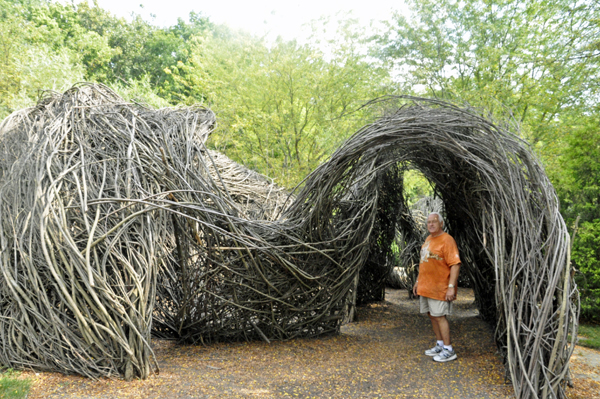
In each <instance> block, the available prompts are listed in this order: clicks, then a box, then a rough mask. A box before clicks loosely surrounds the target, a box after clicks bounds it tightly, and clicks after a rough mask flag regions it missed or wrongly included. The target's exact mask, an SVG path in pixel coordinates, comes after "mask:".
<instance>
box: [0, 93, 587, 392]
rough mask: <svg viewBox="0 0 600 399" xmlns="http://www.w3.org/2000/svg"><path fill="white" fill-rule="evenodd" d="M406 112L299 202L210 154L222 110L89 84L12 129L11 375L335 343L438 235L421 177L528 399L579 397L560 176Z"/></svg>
mask: <svg viewBox="0 0 600 399" xmlns="http://www.w3.org/2000/svg"><path fill="white" fill-rule="evenodd" d="M397 100H400V101H402V102H405V103H407V104H408V105H406V106H402V107H400V108H398V107H395V108H394V111H393V112H390V113H389V114H387V115H386V116H384V117H382V118H381V119H380V120H378V121H376V122H375V123H372V124H369V125H367V126H365V127H364V128H363V129H361V130H360V131H359V132H357V133H356V134H355V135H354V136H353V137H352V138H350V139H349V140H348V141H347V142H346V143H345V144H344V145H343V146H341V147H340V149H338V150H337V151H336V152H335V153H334V154H333V155H332V157H331V158H330V159H329V160H328V161H327V162H326V163H324V164H323V165H321V166H320V167H319V168H317V169H316V170H315V171H314V172H313V173H311V175H309V176H308V177H307V179H306V180H305V183H304V185H303V187H302V188H301V189H299V192H298V194H297V196H296V197H295V198H293V197H290V198H289V200H287V202H286V198H287V193H285V192H283V191H281V190H280V189H278V188H277V187H276V186H275V185H274V184H272V183H271V182H269V181H268V180H265V179H264V178H262V177H260V176H259V175H257V174H254V173H252V172H249V171H247V170H245V169H244V168H241V167H239V165H235V164H233V163H230V161H227V160H225V159H224V158H221V155H219V154H217V153H214V152H211V151H208V150H206V148H205V147H204V144H203V143H204V140H205V138H206V136H207V135H208V133H209V132H210V129H211V127H212V125H213V124H214V116H213V114H212V113H211V112H210V111H208V110H205V109H201V108H184V109H169V110H159V111H154V110H150V109H147V108H144V107H142V106H138V105H134V104H128V103H124V102H123V101H122V100H121V99H119V98H118V97H117V96H116V95H114V94H113V93H112V92H110V90H108V89H106V88H105V87H103V86H98V85H86V86H80V87H75V88H73V89H71V90H70V91H68V92H66V93H65V94H64V95H56V96H52V97H49V98H48V99H46V100H44V101H42V102H40V104H39V105H38V106H37V107H35V108H34V109H29V110H23V111H21V112H19V113H16V114H13V115H12V116H10V117H9V118H8V119H7V120H5V121H4V123H3V125H2V127H1V128H0V130H1V133H0V150H1V151H2V152H1V155H2V161H1V168H2V181H1V186H0V196H1V198H2V208H1V209H0V225H1V229H0V245H1V249H2V252H1V254H2V259H1V262H0V272H1V276H0V311H1V315H0V339H1V342H2V344H1V345H2V350H1V351H0V363H1V364H3V365H7V366H10V367H19V368H24V367H36V368H39V369H50V370H60V371H62V372H75V373H80V374H83V375H87V376H90V377H98V376H106V375H117V374H120V375H123V376H124V377H125V378H131V377H132V376H135V375H137V376H140V377H142V378H144V377H146V376H147V375H148V373H149V372H150V369H151V366H152V364H153V363H152V362H151V359H152V351H151V349H150V346H149V342H150V339H151V334H154V335H156V336H161V337H169V338H175V339H179V340H181V341H183V342H203V343H207V342H211V341H216V340H234V339H263V340H266V341H269V340H271V339H290V338H294V337H307V336H316V335H320V334H327V333H335V332H337V331H339V327H340V325H341V323H342V322H343V321H344V320H347V319H349V318H350V319H351V318H352V315H353V312H354V306H355V305H356V304H357V303H361V302H366V301H369V300H375V299H380V298H381V297H382V287H383V285H384V283H385V278H386V277H387V275H388V273H389V266H388V263H387V262H386V259H387V258H388V257H389V256H390V253H391V252H390V251H391V243H392V241H393V240H394V237H395V233H396V230H397V229H398V230H399V231H400V232H401V233H402V234H403V235H404V236H405V237H409V236H410V234H413V235H414V236H415V237H416V236H420V234H419V232H418V231H416V230H418V228H416V227H415V222H414V220H413V219H412V216H411V213H410V211H409V209H408V207H407V205H406V203H405V201H404V196H403V180H402V176H403V173H404V171H405V170H407V169H408V168H410V169H413V168H416V169H418V170H419V171H421V172H422V173H423V175H425V177H427V178H428V179H429V180H430V182H431V183H432V184H433V186H434V188H435V191H436V195H437V196H438V197H439V198H441V199H442V200H443V205H444V208H445V211H446V227H447V228H448V230H449V232H450V233H451V234H452V235H453V236H454V237H455V238H456V240H457V242H458V245H459V249H460V250H461V258H462V259H463V262H464V264H465V269H466V270H467V272H468V273H469V275H470V276H471V279H472V283H473V286H474V288H475V294H476V296H477V298H478V303H479V305H480V311H481V314H482V315H483V316H484V317H486V318H487V319H488V320H490V321H493V322H495V323H496V325H497V339H498V342H499V345H500V346H501V348H502V349H503V351H504V354H505V357H506V361H507V365H508V370H509V374H510V378H511V380H512V382H513V384H514V387H515V391H516V393H517V397H519V398H525V397H540V396H542V397H547V396H553V397H564V389H563V388H564V380H565V377H566V373H567V371H568V359H569V357H570V354H571V352H572V350H573V341H572V340H573V339H575V336H576V328H575V327H576V323H577V315H578V306H577V298H578V297H577V291H576V288H575V287H574V285H573V282H572V279H571V273H570V271H569V269H568V265H569V260H568V251H569V237H568V235H567V232H566V228H565V226H564V222H563V220H562V218H561V217H560V215H559V213H558V204H557V200H556V196H555V194H554V191H553V189H552V186H551V185H550V183H549V181H548V179H547V177H546V176H545V174H544V172H543V170H542V168H541V167H540V166H539V164H538V163H537V161H536V160H535V158H534V157H533V156H532V154H531V151H530V150H529V149H528V147H527V146H526V144H525V143H523V142H522V141H521V140H519V139H518V138H517V137H515V136H514V135H513V134H511V133H510V132H509V131H508V129H506V128H503V127H499V126H497V125H494V124H493V123H492V122H490V121H489V120H488V119H486V118H483V117H482V116H481V115H479V114H478V113H477V112H475V111H473V110H470V109H465V108H459V107H455V106H453V105H451V104H448V103H444V102H441V101H435V100H425V99H417V98H410V97H403V98H399V99H397ZM377 104H385V105H386V106H387V107H391V106H392V105H393V104H394V103H393V102H392V101H387V102H379V103H377ZM411 220H412V222H411ZM415 240H416V239H415ZM415 247H416V246H415ZM569 334H570V335H571V341H570V343H569V342H568V341H567V340H568V337H569Z"/></svg>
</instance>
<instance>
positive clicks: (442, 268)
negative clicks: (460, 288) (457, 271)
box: [417, 233, 460, 301]
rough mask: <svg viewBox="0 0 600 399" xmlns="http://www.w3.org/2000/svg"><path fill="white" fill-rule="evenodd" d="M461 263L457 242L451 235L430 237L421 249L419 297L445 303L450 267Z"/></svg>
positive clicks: (443, 234)
mask: <svg viewBox="0 0 600 399" xmlns="http://www.w3.org/2000/svg"><path fill="white" fill-rule="evenodd" d="M459 263H460V257H459V256H458V248H457V247H456V241H454V238H452V236H451V235H450V234H448V233H442V234H441V235H439V236H437V237H432V236H431V235H429V236H428V237H427V239H426V240H425V243H424V244H423V246H422V247H421V261H420V263H419V277H418V278H417V280H418V282H419V283H418V285H417V295H420V296H424V297H427V298H432V299H438V300H440V301H445V300H446V290H447V289H448V283H449V282H450V267H451V266H454V265H458V264H459Z"/></svg>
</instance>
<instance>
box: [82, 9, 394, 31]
mask: <svg viewBox="0 0 600 399" xmlns="http://www.w3.org/2000/svg"><path fill="white" fill-rule="evenodd" d="M89 1H90V2H91V1H92V0H89ZM98 4H99V6H100V7H102V8H104V9H106V10H109V11H110V12H112V13H113V14H116V15H117V16H120V17H130V16H131V13H132V12H134V13H136V14H139V15H141V16H142V17H144V19H146V20H148V21H150V20H151V16H150V15H151V14H153V15H155V16H156V17H155V19H154V24H156V25H158V26H161V27H167V26H172V25H174V24H175V23H176V22H177V18H183V19H184V20H185V21H187V20H188V16H189V13H190V11H195V12H199V13H202V15H203V16H205V17H209V18H210V20H211V21H213V22H215V23H224V24H227V25H229V27H231V28H234V29H243V30H246V31H248V32H250V33H254V34H257V35H260V36H263V35H268V36H269V37H272V38H274V37H276V36H278V35H281V36H282V37H283V38H284V39H287V40H290V39H294V38H301V34H300V32H301V26H302V25H303V24H306V23H308V22H309V21H311V20H313V19H317V18H319V17H321V16H324V15H330V16H333V15H335V14H336V13H338V12H339V11H350V10H352V12H353V15H354V17H356V18H359V19H360V21H361V23H362V24H364V25H365V26H367V25H368V22H369V21H371V20H375V21H380V20H384V19H389V17H390V15H391V13H392V10H397V9H399V8H400V7H402V1H401V0H395V1H393V0H370V1H369V0H362V1H358V0H345V1H343V0H303V1H296V0H290V1H287V0H246V1H240V0H212V1H192V0H170V1H169V0H98ZM140 5H143V8H142V7H140Z"/></svg>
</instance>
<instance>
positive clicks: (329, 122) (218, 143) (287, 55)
mask: <svg viewBox="0 0 600 399" xmlns="http://www.w3.org/2000/svg"><path fill="white" fill-rule="evenodd" d="M338 50H339V51H338V52H337V53H336V52H334V53H332V54H331V55H330V57H331V59H330V60H325V56H324V54H323V53H322V52H321V51H319V49H317V48H315V47H314V46H309V45H300V44H298V43H297V42H295V41H283V40H281V39H279V40H278V41H276V43H274V44H273V45H272V47H268V46H267V45H266V44H265V43H264V42H262V41H261V40H260V39H257V38H254V37H252V36H248V35H244V34H241V33H232V32H223V31H222V32H218V34H217V35H211V36H205V37H202V38H198V39H196V45H195V46H194V47H193V48H192V56H191V60H190V63H189V65H184V64H179V65H178V66H175V67H174V68H173V69H172V70H171V72H172V73H173V74H174V75H175V76H176V77H177V79H178V82H179V83H180V84H181V85H182V86H184V87H186V88H187V90H189V92H188V94H187V96H188V98H189V99H191V100H197V99H203V100H204V102H205V103H206V104H208V105H209V106H210V107H211V108H212V109H213V110H215V111H216V112H217V116H218V120H219V124H218V128H217V131H216V132H215V134H214V137H213V140H212V141H211V145H212V146H214V147H215V148H217V149H219V150H221V151H223V152H224V153H226V154H228V155H229V156H231V157H232V158H233V159H235V160H237V161H239V162H241V163H243V164H244V165H246V166H248V167H251V168H253V169H255V170H258V171H260V172H262V173H265V174H267V175H269V176H271V177H274V178H275V179H276V181H277V182H279V183H280V184H283V185H285V186H288V187H292V186H294V185H295V184H297V183H298V182H300V181H301V180H302V179H303V178H304V177H305V176H306V175H307V174H308V173H309V172H310V171H312V170H313V169H314V168H315V167H316V166H317V165H318V164H319V163H320V162H322V161H323V160H324V159H326V158H327V156H328V155H329V154H330V153H331V151H332V150H333V149H334V148H335V146H336V145H337V144H339V142H340V141H341V140H342V139H344V138H345V137H347V136H348V135H349V134H351V133H353V132H354V131H355V130H356V129H358V127H360V126H362V125H363V124H364V123H365V122H366V121H367V120H368V112H369V111H368V110H361V111H357V109H358V108H359V107H360V106H361V105H362V104H364V103H365V102H366V101H368V100H370V99H372V98H374V97H376V96H378V95H380V94H382V93H383V90H382V87H384V82H385V79H386V77H387V75H386V74H385V71H383V70H382V69H380V68H377V67H375V66H373V65H371V64H369V63H368V62H366V61H365V60H364V58H363V56H361V55H359V54H356V53H353V52H352V51H350V50H343V49H340V48H338Z"/></svg>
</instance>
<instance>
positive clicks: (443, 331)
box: [429, 315, 451, 346]
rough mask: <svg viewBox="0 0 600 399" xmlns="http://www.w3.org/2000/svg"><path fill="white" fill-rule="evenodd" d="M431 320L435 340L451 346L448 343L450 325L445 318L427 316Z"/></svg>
mask: <svg viewBox="0 0 600 399" xmlns="http://www.w3.org/2000/svg"><path fill="white" fill-rule="evenodd" d="M429 317H430V318H431V324H432V325H433V331H434V332H435V336H436V338H437V339H438V341H439V340H441V341H444V345H446V346H448V345H451V342H450V323H448V319H447V318H446V316H440V317H434V316H431V315H429Z"/></svg>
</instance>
